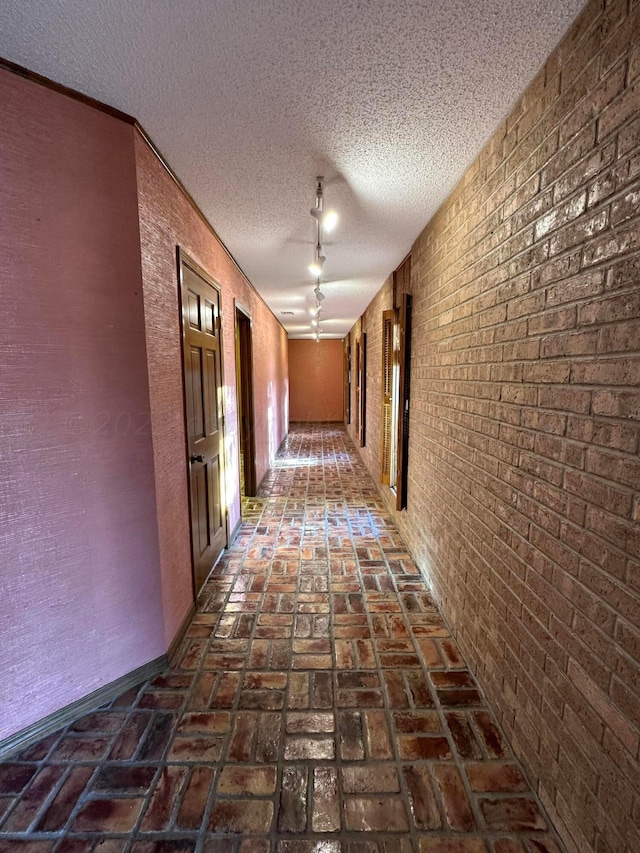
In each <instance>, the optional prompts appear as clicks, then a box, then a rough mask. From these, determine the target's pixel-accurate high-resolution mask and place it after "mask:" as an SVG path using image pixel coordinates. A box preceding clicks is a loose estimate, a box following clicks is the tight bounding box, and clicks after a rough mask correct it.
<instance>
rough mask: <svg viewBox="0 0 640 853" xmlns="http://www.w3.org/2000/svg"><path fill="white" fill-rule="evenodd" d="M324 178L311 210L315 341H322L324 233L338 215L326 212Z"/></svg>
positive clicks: (318, 181)
mask: <svg viewBox="0 0 640 853" xmlns="http://www.w3.org/2000/svg"><path fill="white" fill-rule="evenodd" d="M322 181H323V178H322V176H319V177H318V178H316V204H315V207H312V208H311V211H310V213H311V216H313V218H314V219H315V221H316V252H315V260H314V262H313V263H312V264H310V266H309V272H310V273H311V274H312V275H313V276H315V279H316V286H315V287H314V289H313V292H314V295H315V297H316V309H315V311H313V310H312V311H311V314H312V315H313V320H312V321H311V326H312V327H313V328H314V329H315V339H316V341H319V340H320V310H321V305H320V303H321V302H323V301H324V298H325V295H324V293H323V292H322V291H321V290H320V276H321V275H322V270H323V269H324V264H325V261H326V260H327V259H326V257H325V256H324V255H323V254H322V234H323V231H327V232H328V231H331V230H332V229H333V228H334V227H335V225H336V223H337V221H338V215H337V214H336V212H335V211H333V210H325V209H324V192H323V187H322Z"/></svg>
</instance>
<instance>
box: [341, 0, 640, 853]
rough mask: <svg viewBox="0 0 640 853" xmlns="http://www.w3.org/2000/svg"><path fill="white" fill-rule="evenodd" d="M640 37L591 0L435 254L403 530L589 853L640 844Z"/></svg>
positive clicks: (636, 26) (372, 394)
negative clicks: (639, 43)
mask: <svg viewBox="0 0 640 853" xmlns="http://www.w3.org/2000/svg"><path fill="white" fill-rule="evenodd" d="M639 32H640V3H638V2H637V0H635V2H631V3H628V2H627V0H613V2H610V3H607V4H606V5H605V4H604V3H601V2H595V0H594V2H591V3H590V4H589V5H588V7H587V8H586V10H585V11H584V13H583V14H582V15H581V16H580V17H579V19H578V20H577V21H576V23H575V25H574V26H573V27H572V28H571V30H570V31H569V33H568V35H567V37H566V38H565V39H564V40H563V41H562V42H561V44H560V45H559V47H558V48H557V50H555V51H554V53H552V55H551V56H550V57H549V59H548V61H547V62H546V64H545V66H544V68H543V69H542V71H541V72H540V73H539V74H538V76H537V77H536V78H535V80H534V81H533V82H532V84H531V85H530V87H529V88H528V89H527V91H526V92H525V93H524V95H523V97H522V99H521V100H520V101H519V102H518V104H517V105H516V107H515V109H514V110H513V111H512V113H511V115H510V116H509V117H508V118H507V120H506V121H505V122H504V123H503V124H502V125H500V127H499V128H498V130H497V131H496V132H495V134H494V135H493V137H492V138H491V140H490V142H489V144H488V146H487V147H486V148H485V149H484V150H483V152H482V153H481V155H480V156H479V158H478V159H477V160H476V161H475V162H474V164H473V165H472V166H471V168H470V169H469V171H468V172H467V173H466V175H465V176H464V178H463V179H462V181H461V182H460V184H459V185H458V187H457V188H456V190H455V191H454V193H453V194H452V195H451V197H450V198H449V199H448V200H447V201H446V202H445V204H444V205H443V206H442V208H441V209H440V210H439V212H438V214H437V215H436V216H435V217H434V219H433V220H432V221H431V222H430V223H429V224H428V226H427V227H426V229H425V230H424V231H423V233H422V234H421V235H420V236H419V238H418V239H417V241H416V242H415V244H414V246H413V248H412V282H411V284H412V289H413V303H414V318H413V320H414V322H413V334H412V357H411V389H412V390H411V416H410V420H411V423H410V441H409V494H408V508H407V510H406V511H403V512H402V513H396V520H397V522H398V525H399V528H400V531H401V533H402V535H403V537H404V538H405V541H406V542H407V544H408V546H409V548H410V550H411V551H412V553H413V555H414V557H415V558H416V560H417V562H418V564H419V566H420V567H421V569H422V571H423V572H424V574H425V576H426V577H427V578H428V579H429V582H430V584H431V586H432V589H433V592H434V594H435V597H436V599H437V600H438V602H439V603H440V605H441V606H442V608H443V611H444V614H445V616H446V617H447V618H448V620H449V622H450V624H451V626H452V628H453V630H454V633H455V634H456V636H457V639H458V641H459V642H460V644H461V646H462V648H463V650H464V652H465V654H466V655H467V656H468V658H469V660H470V662H472V666H473V668H474V669H475V672H476V674H477V676H478V680H479V682H480V684H481V685H482V686H483V687H484V688H485V690H486V691H487V694H488V697H489V700H490V702H491V703H492V705H493V707H494V709H496V711H497V712H498V715H499V717H500V721H501V723H502V725H503V726H504V728H505V730H506V732H507V735H508V737H509V739H510V742H511V744H512V746H513V747H514V749H515V752H516V754H517V755H518V757H519V758H520V759H521V760H522V761H523V763H524V765H525V767H526V769H527V771H528V774H529V776H530V778H531V780H532V781H533V782H534V784H535V786H536V789H537V792H538V793H539V795H540V798H541V800H542V802H543V804H544V805H545V806H546V808H547V809H548V811H549V813H550V815H551V817H552V819H553V820H554V823H555V825H556V828H557V829H558V830H559V832H560V833H561V835H562V837H563V839H564V841H565V843H566V845H567V849H568V850H569V851H571V853H578V851H579V853H585V851H594V850H597V851H603V853H604V851H607V853H613V851H615V852H616V853H636V851H638V850H640V766H639V762H638V758H639V753H638V750H639V746H640V712H639V709H640V662H639V661H640V561H639V556H640V535H639V526H638V521H640V497H639V495H638V486H639V484H640V466H639V462H638V439H639V429H638V419H639V417H640V392H639V391H638V385H639V383H640V320H639V317H640V298H639V297H640V288H639V286H638V284H639V275H640V255H639V250H640V218H639V211H640V207H639V204H638V201H639V192H640V49H639V46H638V33H639ZM391 304H392V289H391V280H390V279H389V280H388V281H387V283H386V284H385V286H384V287H383V288H382V289H381V290H380V292H379V293H378V295H377V296H376V299H375V300H374V302H372V303H371V305H370V306H369V308H368V309H367V311H366V312H365V315H364V322H365V325H366V329H367V344H368V355H369V362H368V363H369V370H368V377H367V382H368V386H367V401H368V405H367V425H368V426H367V431H368V432H367V446H366V448H364V449H363V450H362V451H361V454H362V457H363V459H364V461H365V462H366V464H367V467H368V468H369V470H370V471H371V472H372V474H374V476H375V477H376V479H377V480H379V461H378V456H377V454H378V449H379V439H380V426H379V424H380V379H379V373H380V358H381V355H380V345H381V338H380V327H381V312H382V310H383V309H385V308H389V307H391ZM356 334H357V328H354V330H353V331H352V333H351V336H350V337H351V341H352V343H353V341H354V339H355V336H356ZM354 402H355V398H354V400H353V401H352V406H353V405H354ZM354 425H355V424H354V421H353V419H352V424H351V426H350V430H351V433H352V435H353V436H354V439H355V433H354ZM382 491H383V493H384V494H385V495H386V497H387V499H388V498H389V497H390V495H389V493H388V490H387V489H386V487H385V488H384V489H382Z"/></svg>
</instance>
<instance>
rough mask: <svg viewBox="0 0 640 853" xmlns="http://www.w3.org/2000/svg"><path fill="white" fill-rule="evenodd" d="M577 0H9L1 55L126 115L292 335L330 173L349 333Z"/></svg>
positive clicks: (337, 310) (328, 280) (330, 273)
mask: <svg viewBox="0 0 640 853" xmlns="http://www.w3.org/2000/svg"><path fill="white" fill-rule="evenodd" d="M582 5H583V0H388V1H387V2H382V0H325V2H317V0H315V2H312V0H254V2H248V0H182V2H178V0H45V2H43V0H3V2H2V4H0V55H2V56H4V57H5V58H7V59H9V60H11V61H13V62H16V63H19V64H21V65H24V66H26V67H28V68H30V69H31V70H33V71H36V72H38V73H40V74H44V75H46V76H47V77H50V78H51V79H53V80H55V81H58V82H60V83H63V84H65V85H67V86H71V87H72V88H74V89H78V90H79V91H81V92H84V93H85V94H87V95H91V96H92V97H94V98H97V99H99V100H101V101H104V102H106V103H108V104H110V105H112V106H114V107H117V108H119V109H121V110H123V111H125V112H127V113H130V114H131V115H134V116H135V117H136V118H137V119H138V120H139V121H140V123H141V124H142V125H143V126H144V128H145V129H146V130H147V132H148V133H149V135H150V136H151V138H152V139H153V140H154V142H155V143H156V145H157V146H158V148H159V149H160V150H161V151H162V152H163V154H164V155H165V157H166V158H167V160H168V162H169V163H170V165H171V166H172V168H173V169H174V171H175V172H176V173H177V175H178V176H179V178H180V179H181V180H182V182H183V183H184V184H185V186H186V187H187V189H188V190H189V192H190V193H191V194H192V195H193V197H194V199H195V200H196V202H197V203H198V204H199V205H200V207H201V208H202V210H203V212H204V213H205V215H206V216H207V217H208V219H209V221H210V222H211V223H212V225H213V226H214V227H215V229H216V230H217V232H218V233H219V234H220V236H221V238H222V240H224V242H225V244H226V245H227V247H228V248H229V250H230V251H231V253H232V254H233V255H234V257H235V258H236V259H237V261H238V263H239V264H240V266H241V267H242V268H243V270H244V271H245V272H246V274H247V275H248V276H249V278H250V279H251V281H252V282H253V284H254V285H255V286H256V288H257V289H258V290H259V291H260V293H261V294H262V295H263V297H264V298H265V300H266V301H267V303H268V304H269V305H270V306H271V308H272V310H273V311H274V313H275V314H276V315H277V316H278V317H279V319H281V321H282V322H283V324H284V325H285V327H286V328H287V329H288V330H289V333H290V335H291V336H292V337H305V336H310V334H311V329H310V327H309V320H310V316H309V309H310V308H311V307H312V306H313V305H314V299H313V280H312V277H311V275H310V274H309V273H308V271H307V266H308V264H309V263H310V262H311V261H312V260H313V246H314V221H313V219H312V218H311V216H309V209H310V208H311V207H312V206H313V203H314V192H315V177H316V175H320V174H322V175H325V176H326V185H325V198H326V207H331V208H335V209H336V210H337V211H338V213H339V214H340V223H339V226H338V228H337V229H336V230H335V232H334V233H333V234H332V235H331V241H330V242H327V243H326V251H325V255H326V257H327V262H326V264H325V270H324V276H323V282H324V283H323V285H322V290H323V292H324V293H325V294H326V300H325V302H324V305H323V309H324V311H323V314H324V321H323V323H322V331H323V334H325V335H327V336H332V337H342V336H344V334H346V332H347V331H348V330H349V328H350V327H351V325H352V324H353V322H354V320H355V319H356V318H357V316H358V315H359V314H360V313H362V311H363V310H364V308H365V307H366V305H367V304H368V302H369V301H370V300H371V298H372V297H373V296H374V294H375V293H376V291H377V290H378V288H379V287H380V285H381V284H382V282H383V281H384V279H385V278H386V277H387V275H388V274H389V273H390V272H391V270H393V269H394V267H396V266H397V265H398V263H399V262H400V261H401V260H402V258H403V257H404V255H405V254H406V253H407V251H408V250H409V248H410V246H411V244H412V242H413V241H414V239H415V238H416V237H417V235H418V234H419V232H420V231H421V229H422V228H423V227H424V226H425V225H426V223H427V222H428V220H429V218H430V217H431V216H432V215H433V213H434V212H435V211H436V209H437V208H438V206H439V205H440V203H441V202H442V201H443V200H444V199H445V198H446V196H447V195H448V193H449V192H450V191H451V189H452V188H453V186H454V185H455V183H456V182H457V180H458V179H459V178H460V177H461V175H462V174H463V172H464V170H465V167H466V166H467V165H469V163H470V162H471V161H472V160H473V158H474V157H475V155H476V154H477V153H478V152H479V150H480V149H481V147H482V145H483V143H484V142H485V141H486V140H487V138H488V137H489V135H490V134H491V132H492V131H493V129H494V128H495V127H496V126H497V125H498V123H499V122H500V121H501V120H502V119H503V118H504V117H505V116H506V115H507V113H508V111H509V108H510V107H511V105H512V104H513V103H514V101H515V100H516V98H517V96H518V95H519V94H520V93H521V92H522V91H523V90H524V88H525V87H526V85H527V83H528V82H529V80H530V79H531V78H532V77H533V75H534V74H535V73H536V71H537V70H538V68H539V67H540V66H541V64H542V62H543V61H544V59H545V57H546V56H547V55H548V54H549V53H550V51H551V50H552V48H553V47H554V46H555V44H556V43H557V42H558V41H559V39H560V37H561V36H562V34H563V33H564V31H565V30H566V29H567V27H568V26H569V24H570V22H571V21H572V20H573V18H574V17H575V16H576V14H577V13H578V11H579V10H580V8H581V7H582ZM282 311H293V312H294V315H293V316H282V314H281V312H282Z"/></svg>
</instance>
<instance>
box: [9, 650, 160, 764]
mask: <svg viewBox="0 0 640 853" xmlns="http://www.w3.org/2000/svg"><path fill="white" fill-rule="evenodd" d="M167 665H168V660H167V655H160V657H158V658H155V659H154V660H151V661H149V663H145V664H143V665H142V666H139V667H138V668H137V669H132V670H131V672H128V673H127V674H126V675H123V676H121V677H120V678H116V680H115V681H111V682H109V684H105V685H104V687H99V688H98V689H97V690H94V691H93V692H92V693H89V694H87V696H83V697H82V698H81V699H77V700H76V701H75V702H72V703H71V704H70V705H65V706H64V708H60V709H59V710H57V711H54V712H53V714H49V716H47V717H44V718H43V719H42V720H38V721H37V722H35V723H32V724H31V725H30V726H27V727H26V728H24V729H21V730H20V731H19V732H16V733H15V734H13V735H9V737H8V738H5V739H4V740H2V741H0V761H4V760H5V759H6V758H8V757H9V756H10V755H12V754H13V753H15V752H21V751H22V750H23V749H25V747H27V746H29V745H30V744H32V743H35V741H38V740H41V739H42V738H43V737H47V735H50V734H53V733H54V732H56V731H58V729H61V728H63V726H66V725H68V724H69V723H72V722H73V721H74V720H77V719H78V718H79V717H82V716H84V714H87V713H88V712H89V711H95V709H96V708H99V707H100V706H101V705H104V704H105V702H110V701H111V700H112V699H116V698H117V697H118V696H120V694H121V693H124V692H125V691H126V690H129V688H130V687H135V686H136V684H140V683H141V682H143V681H146V680H147V679H148V678H153V676H155V675H159V674H160V673H161V672H163V671H164V670H165V669H166V668H167Z"/></svg>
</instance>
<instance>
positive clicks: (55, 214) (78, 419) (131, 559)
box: [0, 71, 165, 740]
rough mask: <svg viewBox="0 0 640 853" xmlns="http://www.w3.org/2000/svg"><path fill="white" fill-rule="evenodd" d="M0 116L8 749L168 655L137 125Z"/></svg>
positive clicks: (5, 108)
mask: <svg viewBox="0 0 640 853" xmlns="http://www.w3.org/2000/svg"><path fill="white" fill-rule="evenodd" d="M0 103H1V104H2V116H3V119H2V122H1V123H0V170H1V179H0V210H2V216H1V217H0V235H1V241H2V247H1V250H0V290H1V292H2V297H1V298H2V319H3V329H2V347H1V349H2V356H1V358H0V374H1V379H0V383H1V385H2V406H1V408H0V434H1V435H2V453H1V454H0V507H1V513H2V521H1V523H0V551H1V561H0V586H1V589H2V594H1V595H0V636H1V640H0V709H1V711H0V740H1V739H3V738H4V737H7V736H8V735H10V734H12V733H14V732H16V731H19V730H20V729H22V728H24V727H26V726H28V725H30V724H31V723H33V722H35V721H37V720H39V719H41V718H42V717H45V716H47V715H48V714H50V713H52V712H54V711H56V710H57V709H59V708H60V707H62V706H64V705H67V704H69V703H71V702H73V701H75V700H76V699H79V698H80V697H82V696H84V695H86V694H88V693H91V692H92V691H93V690H96V689H97V688H98V687H101V686H103V685H104V684H106V683H108V682H110V681H113V680H114V679H116V678H118V677H120V676H122V675H124V674H126V673H127V672H129V671H130V670H132V669H135V668H136V667H138V666H141V665H142V664H144V663H147V662H148V661H149V660H151V659H153V658H155V657H157V656H159V655H161V654H162V653H163V652H164V651H165V642H164V633H163V625H162V606H161V594H160V583H159V580H160V579H159V554H158V539H157V524H156V502H155V490H154V482H153V455H152V446H151V426H150V416H149V395H148V383H147V369H146V356H145V345H144V314H143V304H142V280H141V274H140V243H139V234H138V218H137V196H136V173H135V160H134V151H133V128H132V126H131V125H128V124H125V123H123V122H120V121H118V120H116V119H114V118H111V117H110V116H108V115H105V114H104V113H102V112H99V111H97V110H95V109H92V108H90V107H87V106H85V105H83V104H81V103H79V102H78V101H75V100H73V99H71V98H68V97H65V96H64V95H61V94H58V93H56V92H52V91H51V90H49V89H47V88H44V87H42V86H39V85H37V84H35V83H31V82H28V81H26V80H24V79H22V78H20V77H18V76H16V75H14V74H10V73H8V72H4V71H0Z"/></svg>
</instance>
